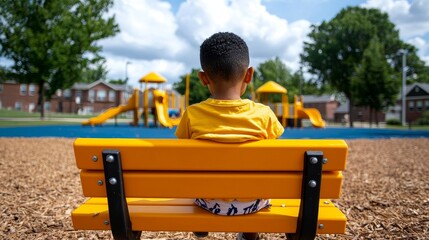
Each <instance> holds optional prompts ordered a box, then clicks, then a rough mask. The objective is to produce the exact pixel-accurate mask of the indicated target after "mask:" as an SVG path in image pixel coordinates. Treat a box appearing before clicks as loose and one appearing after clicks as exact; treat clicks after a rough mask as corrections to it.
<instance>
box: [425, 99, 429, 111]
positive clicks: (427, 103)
mask: <svg viewBox="0 0 429 240" xmlns="http://www.w3.org/2000/svg"><path fill="white" fill-rule="evenodd" d="M425 108H426V110H429V100H425Z"/></svg>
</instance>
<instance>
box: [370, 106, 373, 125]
mask: <svg viewBox="0 0 429 240" xmlns="http://www.w3.org/2000/svg"><path fill="white" fill-rule="evenodd" d="M372 111H373V109H372V107H370V108H369V127H370V128H372Z"/></svg>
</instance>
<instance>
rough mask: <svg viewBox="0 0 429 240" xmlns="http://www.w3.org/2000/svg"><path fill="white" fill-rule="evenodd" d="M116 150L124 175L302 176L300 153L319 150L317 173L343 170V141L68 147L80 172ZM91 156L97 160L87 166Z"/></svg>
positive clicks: (84, 142) (105, 142) (111, 142)
mask: <svg viewBox="0 0 429 240" xmlns="http://www.w3.org/2000/svg"><path fill="white" fill-rule="evenodd" d="M106 149H110V150H111V149H114V150H120V152H121V158H122V159H123V163H122V168H123V169H124V170H206V171H212V170H221V171H278V170H291V171H302V169H303V157H304V152H305V151H323V154H324V157H325V158H327V159H328V163H327V164H325V165H324V166H323V171H339V170H344V169H345V165H346V158H347V144H346V143H345V142H344V140H296V139H294V140H286V139H281V140H262V141H254V142H246V143H240V144H219V143H214V142H211V141H201V140H190V139H180V143H179V140H177V139H90V138H78V139H76V141H75V143H74V151H75V156H76V163H77V166H78V168H80V169H103V164H102V161H101V160H102V156H101V152H102V151H103V150H106ZM93 156H96V157H97V158H98V161H95V162H94V161H93Z"/></svg>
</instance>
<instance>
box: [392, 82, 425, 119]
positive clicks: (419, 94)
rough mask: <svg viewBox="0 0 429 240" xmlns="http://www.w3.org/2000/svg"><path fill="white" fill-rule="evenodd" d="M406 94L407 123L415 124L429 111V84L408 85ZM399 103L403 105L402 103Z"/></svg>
mask: <svg viewBox="0 0 429 240" xmlns="http://www.w3.org/2000/svg"><path fill="white" fill-rule="evenodd" d="M405 93H406V96H405V99H406V100H405V106H406V114H405V118H406V121H407V122H414V121H416V120H417V119H419V118H421V117H422V116H423V113H424V112H425V111H429V83H414V84H412V85H408V86H407V87H406V91H405ZM398 103H399V104H401V103H400V101H399V102H398Z"/></svg>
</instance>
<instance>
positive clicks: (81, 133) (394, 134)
mask: <svg viewBox="0 0 429 240" xmlns="http://www.w3.org/2000/svg"><path fill="white" fill-rule="evenodd" d="M175 131H176V129H175V128H172V129H169V128H144V127H141V126H140V127H131V126H129V125H127V124H119V125H118V126H114V125H108V124H107V125H103V126H97V127H89V126H80V125H53V126H34V127H2V128H0V137H62V138H78V137H80V138H176V137H175V135H174V132H175ZM281 138H282V139H365V138H366V139H383V138H429V131H428V130H398V129H382V128H325V129H316V128H300V129H290V128H287V129H285V132H284V134H283V135H282V136H281Z"/></svg>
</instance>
